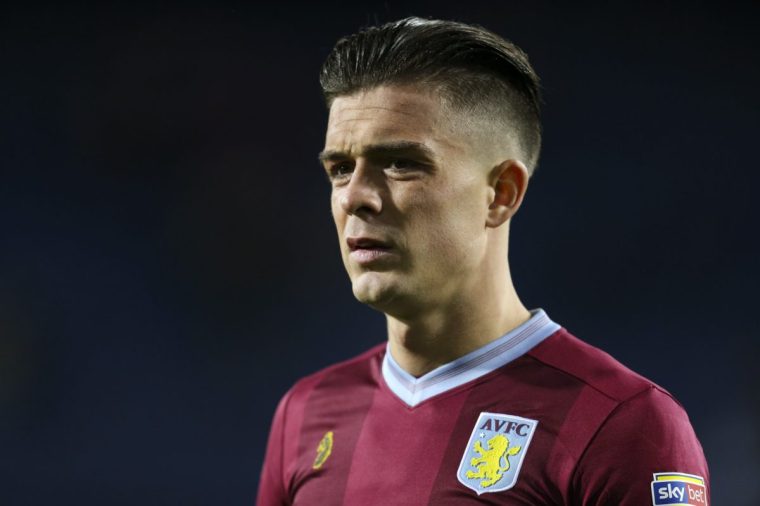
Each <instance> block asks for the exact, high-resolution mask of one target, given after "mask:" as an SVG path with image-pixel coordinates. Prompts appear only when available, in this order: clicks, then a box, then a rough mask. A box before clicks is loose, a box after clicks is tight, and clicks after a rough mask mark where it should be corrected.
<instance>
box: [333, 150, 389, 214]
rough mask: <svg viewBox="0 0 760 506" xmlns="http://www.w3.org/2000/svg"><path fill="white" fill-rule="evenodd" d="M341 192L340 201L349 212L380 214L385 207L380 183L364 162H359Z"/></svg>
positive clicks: (341, 205)
mask: <svg viewBox="0 0 760 506" xmlns="http://www.w3.org/2000/svg"><path fill="white" fill-rule="evenodd" d="M340 192H341V193H340V195H339V197H338V202H339V203H340V207H341V208H342V209H343V211H344V212H345V213H347V214H354V215H356V214H362V213H368V214H379V213H380V211H381V210H382V208H383V199H382V196H381V188H380V183H379V181H375V180H374V178H373V177H372V171H371V168H370V167H368V166H367V165H366V164H364V163H358V162H357V164H356V166H355V167H354V172H353V173H352V174H351V179H350V180H349V182H348V184H346V185H345V186H344V187H343V188H341V189H340Z"/></svg>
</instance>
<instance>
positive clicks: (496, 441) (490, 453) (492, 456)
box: [467, 434, 521, 488]
mask: <svg viewBox="0 0 760 506" xmlns="http://www.w3.org/2000/svg"><path fill="white" fill-rule="evenodd" d="M486 445H487V446H488V449H487V450H486V449H485V448H483V445H482V444H481V443H480V441H475V445H474V446H473V450H475V452H476V453H478V454H480V457H474V458H472V459H470V466H472V467H475V468H477V471H467V478H483V481H481V482H480V486H481V487H483V488H488V487H490V486H491V485H493V484H494V483H497V482H498V481H499V480H500V479H501V477H502V476H504V473H506V472H507V471H509V457H513V456H515V455H517V454H518V453H519V452H520V449H521V448H520V447H519V446H513V447H512V448H510V447H509V439H507V437H506V436H503V435H501V434H497V435H495V436H494V437H492V438H491V439H489V440H488V441H487V442H486ZM502 460H503V461H504V465H502V463H501V462H502Z"/></svg>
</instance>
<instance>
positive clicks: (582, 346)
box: [528, 328, 670, 403]
mask: <svg viewBox="0 0 760 506" xmlns="http://www.w3.org/2000/svg"><path fill="white" fill-rule="evenodd" d="M528 355H529V356H531V357H532V358H534V359H535V360H538V361H539V362H541V363H542V364H544V365H545V366H547V367H550V368H552V369H554V370H556V371H557V372H559V373H560V374H563V375H565V376H567V377H569V378H572V379H573V380H574V381H577V382H578V383H581V384H583V385H584V386H587V387H589V388H591V389H593V390H595V391H596V392H598V393H599V394H600V395H601V396H604V397H606V398H608V399H610V400H611V401H613V402H615V403H619V402H624V401H626V400H628V399H631V398H633V397H635V396H637V395H639V394H641V393H643V392H646V391H648V390H650V389H657V390H659V391H660V392H662V393H663V394H665V395H666V396H670V394H669V393H668V392H667V391H666V390H665V389H663V388H662V387H660V386H659V385H657V384H655V383H654V382H652V381H650V380H649V379H647V378H645V377H643V376H641V375H640V374H638V373H636V372H634V371H632V370H631V369H629V368H628V367H626V366H625V365H623V364H621V363H620V362H618V361H617V360H616V359H615V358H613V357H612V356H610V355H609V354H608V353H606V352H604V351H602V350H600V349H599V348H596V347H595V346H592V345H590V344H588V343H586V342H584V341H581V340H580V339H578V338H577V337H575V336H574V335H572V334H570V333H569V332H568V331H567V330H566V329H564V328H562V329H560V330H558V331H557V332H556V333H555V334H554V335H552V336H551V337H550V338H548V339H546V340H545V341H544V342H542V343H541V344H540V345H539V346H537V347H535V348H534V349H533V350H531V351H530V352H529V353H528Z"/></svg>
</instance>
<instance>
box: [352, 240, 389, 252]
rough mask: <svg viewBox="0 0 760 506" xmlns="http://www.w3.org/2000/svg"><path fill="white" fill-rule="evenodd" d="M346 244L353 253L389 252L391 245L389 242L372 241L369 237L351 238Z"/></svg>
mask: <svg viewBox="0 0 760 506" xmlns="http://www.w3.org/2000/svg"><path fill="white" fill-rule="evenodd" d="M346 244H347V245H348V249H349V250H350V251H351V252H354V251H360V250H389V249H391V245H390V243H389V242H387V241H382V240H380V239H372V238H369V237H349V238H347V239H346Z"/></svg>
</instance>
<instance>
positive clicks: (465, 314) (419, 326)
mask: <svg viewBox="0 0 760 506" xmlns="http://www.w3.org/2000/svg"><path fill="white" fill-rule="evenodd" d="M502 262H503V260H502ZM500 270H501V271H502V272H501V273H500V275H498V276H493V271H491V276H484V277H483V278H482V279H479V280H477V281H478V282H475V283H472V286H470V287H465V288H464V289H463V290H461V291H459V292H458V293H457V297H456V298H455V299H454V300H448V301H446V302H445V303H442V304H440V305H437V306H436V307H433V308H428V309H426V311H424V312H420V313H417V314H415V316H414V317H413V318H408V317H407V318H404V319H400V318H396V317H394V316H392V315H389V314H386V320H387V326H388V339H389V341H390V350H391V354H392V355H393V358H394V359H395V360H396V362H397V363H398V364H399V365H400V366H401V367H402V368H403V369H404V370H405V371H407V372H408V373H409V374H411V375H413V376H417V377H419V376H422V375H423V374H425V373H427V372H430V371H432V370H433V369H435V368H436V367H439V366H441V365H443V364H446V363H448V362H451V361H452V360H455V359H457V358H459V357H461V356H463V355H466V354H467V353H469V352H471V351H474V350H476V349H478V348H480V347H481V346H484V345H486V344H488V343H490V342H491V341H494V340H496V339H498V338H499V337H501V336H503V335H504V334H506V333H507V332H509V331H510V330H512V329H514V328H515V327H517V326H519V325H521V324H522V323H524V322H526V321H527V320H528V319H529V318H530V312H529V311H528V310H527V309H526V308H525V306H523V304H522V303H521V302H520V299H519V298H518V296H517V293H516V292H515V289H514V286H513V284H512V279H511V276H510V273H509V267H508V266H506V265H505V266H504V267H503V268H502V269H500Z"/></svg>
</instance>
